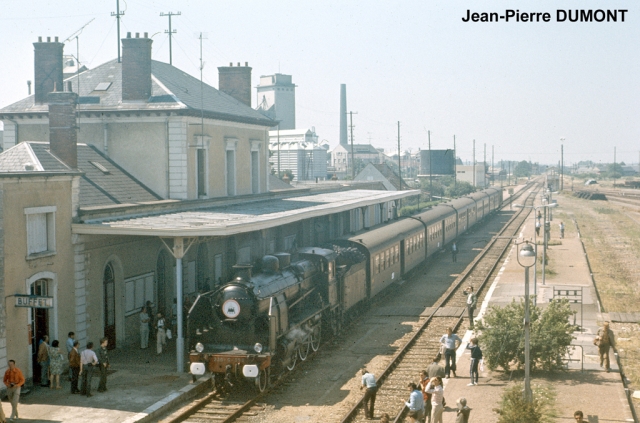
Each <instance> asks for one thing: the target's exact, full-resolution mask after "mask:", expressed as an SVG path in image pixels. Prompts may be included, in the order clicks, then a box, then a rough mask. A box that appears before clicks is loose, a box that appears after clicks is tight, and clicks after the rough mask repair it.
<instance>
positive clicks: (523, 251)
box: [516, 241, 536, 402]
mask: <svg viewBox="0 0 640 423" xmlns="http://www.w3.org/2000/svg"><path fill="white" fill-rule="evenodd" d="M516 246H520V248H519V250H520V251H518V264H519V265H520V266H522V267H524V400H525V401H526V402H532V401H533V397H532V395H531V377H530V375H529V372H530V367H531V365H530V356H529V339H530V329H531V322H530V317H529V268H530V267H531V266H533V265H534V264H535V263H536V252H535V251H534V250H533V247H532V246H531V244H530V243H529V241H524V242H521V243H519V244H518V243H517V242H516Z"/></svg>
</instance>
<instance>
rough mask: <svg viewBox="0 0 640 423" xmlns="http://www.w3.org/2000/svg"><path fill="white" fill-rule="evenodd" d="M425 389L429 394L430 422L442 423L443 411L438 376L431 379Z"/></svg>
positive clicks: (442, 393) (441, 391) (442, 391)
mask: <svg viewBox="0 0 640 423" xmlns="http://www.w3.org/2000/svg"><path fill="white" fill-rule="evenodd" d="M426 391H427V393H429V394H431V423H442V412H443V411H444V389H443V388H442V379H441V378H440V377H438V376H436V377H435V378H433V379H431V381H429V384H428V385H427V389H426Z"/></svg>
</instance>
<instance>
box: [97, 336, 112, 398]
mask: <svg viewBox="0 0 640 423" xmlns="http://www.w3.org/2000/svg"><path fill="white" fill-rule="evenodd" d="M107 345H109V339H108V338H102V339H101V340H100V349H98V363H99V364H98V365H99V366H100V384H98V392H106V391H107V370H108V369H109V365H110V364H109V354H107Z"/></svg>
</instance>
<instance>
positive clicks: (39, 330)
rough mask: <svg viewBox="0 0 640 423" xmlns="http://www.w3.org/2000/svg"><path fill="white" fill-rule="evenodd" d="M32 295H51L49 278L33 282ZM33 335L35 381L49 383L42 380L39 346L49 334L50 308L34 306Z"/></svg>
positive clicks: (31, 330) (32, 314) (32, 350)
mask: <svg viewBox="0 0 640 423" xmlns="http://www.w3.org/2000/svg"><path fill="white" fill-rule="evenodd" d="M30 294H31V295H37V296H39V297H40V296H42V297H46V296H48V295H49V280H48V279H38V280H36V281H35V282H33V283H32V284H31V289H30ZM29 330H30V332H31V333H30V335H31V362H32V364H33V367H32V368H33V381H34V382H35V383H40V384H42V383H48V381H42V380H40V365H39V364H38V347H39V346H40V340H41V339H42V338H43V337H44V336H45V335H48V334H49V309H46V308H32V309H31V325H30V327H29Z"/></svg>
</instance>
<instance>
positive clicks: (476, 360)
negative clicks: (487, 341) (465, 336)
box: [467, 338, 482, 386]
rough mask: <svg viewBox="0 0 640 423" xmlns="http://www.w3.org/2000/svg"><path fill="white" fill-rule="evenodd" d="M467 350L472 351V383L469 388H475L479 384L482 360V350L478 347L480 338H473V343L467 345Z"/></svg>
mask: <svg viewBox="0 0 640 423" xmlns="http://www.w3.org/2000/svg"><path fill="white" fill-rule="evenodd" d="M467 349H468V350H471V364H470V365H469V375H470V376H471V383H470V384H468V385H467V386H475V385H477V384H478V364H480V360H482V350H481V349H480V347H479V346H478V338H471V343H470V344H469V345H467Z"/></svg>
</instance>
